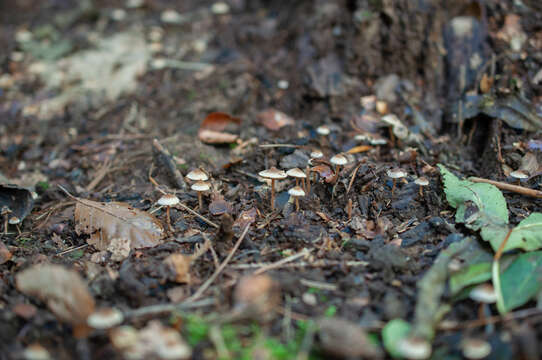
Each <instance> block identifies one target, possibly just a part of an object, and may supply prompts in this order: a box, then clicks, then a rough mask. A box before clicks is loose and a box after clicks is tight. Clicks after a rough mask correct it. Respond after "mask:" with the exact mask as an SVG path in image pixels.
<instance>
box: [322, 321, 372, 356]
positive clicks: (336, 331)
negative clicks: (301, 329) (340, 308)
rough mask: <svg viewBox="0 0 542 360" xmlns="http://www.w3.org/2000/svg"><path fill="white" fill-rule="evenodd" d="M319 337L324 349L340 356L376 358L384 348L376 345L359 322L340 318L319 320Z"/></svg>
mask: <svg viewBox="0 0 542 360" xmlns="http://www.w3.org/2000/svg"><path fill="white" fill-rule="evenodd" d="M318 327H319V335H320V336H319V338H320V342H321V345H322V348H323V350H324V351H325V352H326V353H328V354H331V355H333V356H336V357H338V358H360V357H362V358H364V359H366V358H367V359H375V358H381V357H382V355H383V354H382V350H381V349H380V348H379V347H377V346H376V345H374V344H373V343H372V342H371V340H370V339H369V336H368V335H367V333H366V332H365V331H364V330H363V328H361V327H360V326H358V325H357V324H355V323H353V322H350V321H348V320H343V319H339V318H321V319H320V320H319V321H318Z"/></svg>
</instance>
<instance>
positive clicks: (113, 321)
mask: <svg viewBox="0 0 542 360" xmlns="http://www.w3.org/2000/svg"><path fill="white" fill-rule="evenodd" d="M123 321H124V315H122V312H120V311H119V310H118V309H115V308H104V309H99V310H96V311H95V312H93V313H92V314H90V315H89V317H88V318H87V324H88V326H90V327H92V328H94V329H98V330H105V329H110V328H112V327H114V326H117V325H120V324H121V323H122V322H123Z"/></svg>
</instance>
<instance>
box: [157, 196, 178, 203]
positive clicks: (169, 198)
mask: <svg viewBox="0 0 542 360" xmlns="http://www.w3.org/2000/svg"><path fill="white" fill-rule="evenodd" d="M156 203H157V204H158V205H160V206H173V205H177V204H178V203H179V198H178V197H177V196H175V195H174V194H164V195H163V196H162V197H161V198H160V199H158V201H157V202H156Z"/></svg>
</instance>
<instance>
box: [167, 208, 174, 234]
mask: <svg viewBox="0 0 542 360" xmlns="http://www.w3.org/2000/svg"><path fill="white" fill-rule="evenodd" d="M169 208H170V206H166V220H167V227H168V229H169V231H171V232H173V228H172V227H171V218H170V217H169Z"/></svg>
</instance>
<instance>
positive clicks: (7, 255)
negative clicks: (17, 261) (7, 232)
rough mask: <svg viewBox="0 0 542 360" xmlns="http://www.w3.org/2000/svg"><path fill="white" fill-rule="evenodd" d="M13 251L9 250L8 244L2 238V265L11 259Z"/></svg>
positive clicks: (0, 254) (0, 241)
mask: <svg viewBox="0 0 542 360" xmlns="http://www.w3.org/2000/svg"><path fill="white" fill-rule="evenodd" d="M11 256H12V254H11V251H9V250H8V248H7V246H6V245H5V244H4V243H3V242H2V240H0V265H2V264H5V263H6V262H8V261H9V259H11Z"/></svg>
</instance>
